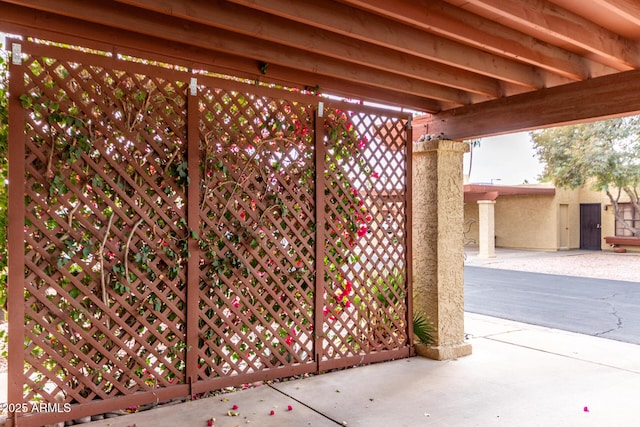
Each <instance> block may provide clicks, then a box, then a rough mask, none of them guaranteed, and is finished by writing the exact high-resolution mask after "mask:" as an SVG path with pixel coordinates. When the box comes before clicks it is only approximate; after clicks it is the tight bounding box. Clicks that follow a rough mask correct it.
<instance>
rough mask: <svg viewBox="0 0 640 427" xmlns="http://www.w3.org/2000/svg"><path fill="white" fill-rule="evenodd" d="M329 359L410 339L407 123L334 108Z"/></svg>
mask: <svg viewBox="0 0 640 427" xmlns="http://www.w3.org/2000/svg"><path fill="white" fill-rule="evenodd" d="M327 133H328V141H327V146H326V149H325V151H326V164H325V186H326V188H325V209H324V210H325V212H324V213H325V215H326V216H327V218H328V221H327V222H326V227H325V229H326V231H325V234H326V240H325V262H324V265H323V266H322V267H323V274H324V277H325V283H324V286H325V288H324V291H323V294H324V296H325V307H324V314H325V323H324V327H323V332H324V335H325V337H326V339H325V340H324V342H323V359H324V360H327V359H335V358H348V357H353V356H358V355H362V354H368V353H373V352H379V351H383V350H391V349H397V348H401V347H403V346H405V345H407V341H408V338H407V321H406V317H407V314H406V298H407V281H406V262H405V249H404V248H405V237H406V236H405V234H404V233H405V231H404V230H405V200H404V194H405V188H406V178H405V176H406V154H405V145H404V135H405V130H404V123H403V122H402V121H399V120H387V119H385V118H384V117H379V116H373V115H368V114H363V113H358V114H357V113H352V112H347V111H341V110H331V111H330V112H329V114H328V119H327Z"/></svg>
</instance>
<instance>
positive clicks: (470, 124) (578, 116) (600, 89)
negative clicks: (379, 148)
mask: <svg viewBox="0 0 640 427" xmlns="http://www.w3.org/2000/svg"><path fill="white" fill-rule="evenodd" d="M639 86H640V70H631V71H626V72H621V73H618V74H613V75H609V76H603V77H598V78H596V79H590V80H585V81H582V82H576V83H571V84H568V85H564V86H558V87H553V88H549V89H542V90H539V91H537V92H535V93H527V94H522V95H514V96H512V97H509V98H502V99H498V100H494V101H488V102H483V103H480V104H474V105H469V106H466V107H459V108H455V109H453V110H448V111H444V112H442V113H439V114H436V115H432V116H426V117H422V118H418V119H416V120H415V121H414V135H415V136H416V137H417V136H418V135H420V134H421V133H428V134H442V135H444V137H445V138H448V139H454V140H463V139H471V138H481V137H485V136H491V135H498V134H504V133H511V132H519V131H525V130H531V129H536V128H541V127H549V126H560V125H566V124H570V123H576V122H580V121H589V120H596V119H603V118H607V117H616V116H625V115H632V114H638V113H639V112H640V97H638V95H637V93H636V91H633V90H629V88H630V87H639ZM594 100H597V102H594ZM532 112H535V114H532Z"/></svg>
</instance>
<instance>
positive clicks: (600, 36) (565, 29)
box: [467, 0, 640, 71]
mask: <svg viewBox="0 0 640 427" xmlns="http://www.w3.org/2000/svg"><path fill="white" fill-rule="evenodd" d="M467 3H468V4H472V5H473V6H476V7H479V8H482V9H484V10H486V11H488V12H490V13H492V14H495V15H497V16H499V17H501V18H505V19H507V20H510V21H513V22H516V23H517V24H518V25H522V26H525V27H527V28H530V29H533V30H536V31H539V32H540V33H542V34H546V35H548V36H551V37H553V38H556V39H558V40H562V41H564V42H566V43H570V44H571V45H573V46H575V47H577V48H579V49H584V50H587V51H588V52H593V55H591V56H592V59H594V60H596V61H601V62H603V63H605V64H607V65H610V66H613V67H615V68H617V69H618V70H621V71H624V70H630V69H633V68H637V67H640V47H639V46H638V43H637V42H634V41H631V40H626V39H624V38H622V37H620V36H619V35H618V34H615V33H613V32H611V31H609V30H607V29H605V28H603V27H600V26H598V25H596V24H595V23H593V22H591V21H589V20H587V19H585V18H583V17H581V16H579V15H576V14H574V13H572V12H570V11H568V10H566V9H563V8H561V7H560V6H558V5H555V4H553V3H551V2H549V1H547V0H519V1H517V2H516V1H509V2H505V1H504V0H468V1H467Z"/></svg>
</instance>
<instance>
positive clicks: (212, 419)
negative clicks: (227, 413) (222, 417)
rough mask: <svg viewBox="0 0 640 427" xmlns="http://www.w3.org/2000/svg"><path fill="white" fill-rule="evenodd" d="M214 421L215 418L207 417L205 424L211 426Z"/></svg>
mask: <svg viewBox="0 0 640 427" xmlns="http://www.w3.org/2000/svg"><path fill="white" fill-rule="evenodd" d="M214 421H215V418H209V419H208V420H207V426H208V427H213V422H214Z"/></svg>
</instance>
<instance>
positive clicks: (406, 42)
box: [123, 0, 567, 87]
mask: <svg viewBox="0 0 640 427" xmlns="http://www.w3.org/2000/svg"><path fill="white" fill-rule="evenodd" d="M123 1H127V2H130V1H133V2H134V3H136V4H137V3H140V2H142V3H149V2H150V1H151V0H123ZM230 1H231V2H233V3H237V4H241V5H244V6H247V7H251V8H255V9H257V10H261V11H264V12H268V13H270V14H274V15H277V16H281V17H283V18H286V19H288V20H293V21H296V22H299V23H302V24H304V25H306V26H315V27H318V28H322V29H324V30H327V31H333V32H336V33H339V34H341V35H344V36H348V37H354V38H357V39H359V40H361V41H365V42H368V43H373V44H376V45H379V46H384V47H388V48H392V47H393V48H394V49H396V50H399V51H401V52H404V53H406V54H409V55H417V56H420V57H422V58H425V59H429V60H432V61H438V62H441V63H443V64H446V65H450V66H457V67H459V68H461V69H464V70H466V71H471V72H474V73H479V74H482V75H485V76H488V77H492V78H495V79H499V80H502V81H507V82H509V83H512V84H518V85H523V86H527V87H540V86H543V85H544V82H545V81H547V80H548V79H549V77H548V76H546V75H545V74H546V72H545V71H542V72H540V73H538V72H536V71H535V70H534V69H533V68H532V67H530V66H529V65H528V64H523V63H522V62H521V61H514V60H513V59H511V58H506V57H495V56H494V55H492V54H490V53H487V52H486V51H484V50H481V49H477V48H475V47H472V46H469V45H468V44H462V43H458V42H457V41H453V40H451V39H450V38H446V37H441V36H439V35H434V34H433V33H431V32H426V31H423V30H421V29H418V28H416V27H414V26H408V25H405V24H403V23H400V22H397V21H394V20H389V19H388V18H383V17H381V16H378V15H376V14H372V13H368V12H365V11H362V10H358V9H357V8H353V7H350V6H346V5H342V4H338V3H328V2H318V1H316V0H297V1H296V2H295V3H292V2H291V1H288V0H230ZM387 4H389V2H387ZM394 6H395V2H394ZM490 58H493V59H490ZM563 83H567V82H566V81H565V82H563Z"/></svg>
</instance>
